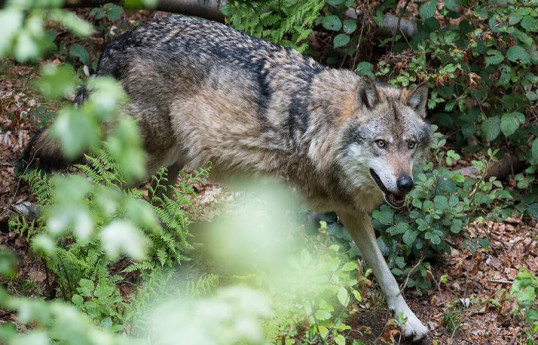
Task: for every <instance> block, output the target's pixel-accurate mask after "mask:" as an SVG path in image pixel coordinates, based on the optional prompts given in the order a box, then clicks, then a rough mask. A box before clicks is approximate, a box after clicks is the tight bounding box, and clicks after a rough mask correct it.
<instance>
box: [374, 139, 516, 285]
mask: <svg viewBox="0 0 538 345" xmlns="http://www.w3.org/2000/svg"><path fill="white" fill-rule="evenodd" d="M434 137H435V139H434V144H433V147H434V156H435V160H436V162H437V167H436V168H434V164H433V162H429V163H427V164H425V165H423V166H422V167H421V168H420V169H419V171H418V172H417V173H416V178H415V188H414V189H413V190H412V191H411V192H410V193H409V199H408V201H407V207H406V208H404V210H403V211H397V210H395V209H393V208H391V207H389V206H387V205H382V206H381V207H380V208H379V210H376V211H374V212H373V215H372V217H373V225H374V228H375V229H377V230H379V231H380V232H381V233H382V235H383V239H384V240H385V242H386V243H387V246H388V247H389V248H394V249H396V250H393V251H392V252H391V255H390V260H391V263H392V266H393V268H392V273H393V274H394V275H395V276H397V277H398V276H400V277H405V276H406V275H408V274H411V275H412V276H413V275H414V276H415V278H413V277H412V276H411V277H408V280H406V281H407V282H408V286H409V287H414V286H416V287H417V289H424V288H430V283H429V281H430V277H429V276H428V273H427V270H428V268H429V267H428V265H427V264H425V263H422V262H420V265H419V266H418V267H416V268H414V270H413V271H412V268H411V267H409V266H408V265H407V264H406V263H407V262H409V258H410V256H414V257H423V258H424V257H425V258H429V257H433V256H435V255H436V253H440V252H450V247H449V246H448V243H447V242H446V239H447V238H449V237H450V236H452V235H454V234H459V233H460V232H461V231H462V230H463V229H464V227H465V226H467V225H468V224H469V221H470V220H471V219H475V218H476V217H480V218H482V219H496V218H498V217H500V216H507V215H509V214H510V212H511V211H509V210H507V209H503V208H502V207H498V208H493V205H495V204H500V203H501V202H502V203H503V204H502V205H503V207H508V206H509V205H510V204H511V203H512V196H511V195H510V193H509V192H508V191H507V190H504V189H503V186H502V184H501V183H500V182H499V181H497V180H496V179H495V177H491V178H490V179H489V180H487V181H486V180H484V177H485V175H486V169H487V163H488V162H487V161H473V164H474V165H475V167H476V168H477V169H478V171H479V172H480V175H479V176H478V177H474V178H464V177H463V176H462V175H461V173H460V172H459V171H451V170H449V168H450V166H452V165H454V164H455V163H456V160H457V159H459V157H458V155H457V154H456V153H454V151H451V150H449V151H444V150H442V148H443V145H444V144H445V143H446V138H445V137H444V136H443V135H442V134H440V133H438V132H436V133H435V136H434ZM489 154H490V159H493V156H494V153H493V152H491V151H490V152H489ZM487 210H491V212H489V213H488V211H487ZM417 273H419V274H417Z"/></svg>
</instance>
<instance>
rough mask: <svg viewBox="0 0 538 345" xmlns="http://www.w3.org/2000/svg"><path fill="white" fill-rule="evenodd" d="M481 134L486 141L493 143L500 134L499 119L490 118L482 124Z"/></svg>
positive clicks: (495, 117) (497, 117)
mask: <svg viewBox="0 0 538 345" xmlns="http://www.w3.org/2000/svg"><path fill="white" fill-rule="evenodd" d="M481 128H482V133H483V134H484V137H485V138H486V140H487V141H493V140H495V138H497V137H498V136H499V133H500V132H501V119H500V118H499V116H492V117H490V118H488V119H486V120H485V121H484V122H482V127H481Z"/></svg>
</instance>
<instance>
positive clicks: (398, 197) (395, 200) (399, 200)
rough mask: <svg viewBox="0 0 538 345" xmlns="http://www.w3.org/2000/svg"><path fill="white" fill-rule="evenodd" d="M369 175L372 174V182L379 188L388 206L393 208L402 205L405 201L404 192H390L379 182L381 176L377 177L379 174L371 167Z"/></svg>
mask: <svg viewBox="0 0 538 345" xmlns="http://www.w3.org/2000/svg"><path fill="white" fill-rule="evenodd" d="M370 176H372V179H373V180H374V182H375V183H376V184H377V186H378V187H379V189H381V191H382V192H383V197H384V198H385V201H386V202H388V203H389V205H390V206H392V207H394V208H400V207H402V206H403V204H404V202H405V194H395V193H392V192H390V191H389V190H388V189H387V187H385V185H384V184H383V182H381V178H379V175H378V174H376V172H375V171H374V170H373V169H370Z"/></svg>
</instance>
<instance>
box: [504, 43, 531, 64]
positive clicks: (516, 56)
mask: <svg viewBox="0 0 538 345" xmlns="http://www.w3.org/2000/svg"><path fill="white" fill-rule="evenodd" d="M506 58H507V59H508V60H510V61H512V62H521V63H524V64H527V63H530V61H531V56H530V55H529V53H527V51H526V50H525V49H524V48H523V47H521V46H512V47H510V49H508V51H507V52H506Z"/></svg>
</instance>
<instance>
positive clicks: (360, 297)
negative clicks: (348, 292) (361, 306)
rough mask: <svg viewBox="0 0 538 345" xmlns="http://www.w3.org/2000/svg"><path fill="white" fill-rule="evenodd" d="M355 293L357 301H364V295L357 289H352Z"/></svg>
mask: <svg viewBox="0 0 538 345" xmlns="http://www.w3.org/2000/svg"><path fill="white" fill-rule="evenodd" d="M352 293H353V296H355V299H356V300H357V302H359V303H360V302H362V296H361V293H360V292H358V291H357V290H353V291H352Z"/></svg>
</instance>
